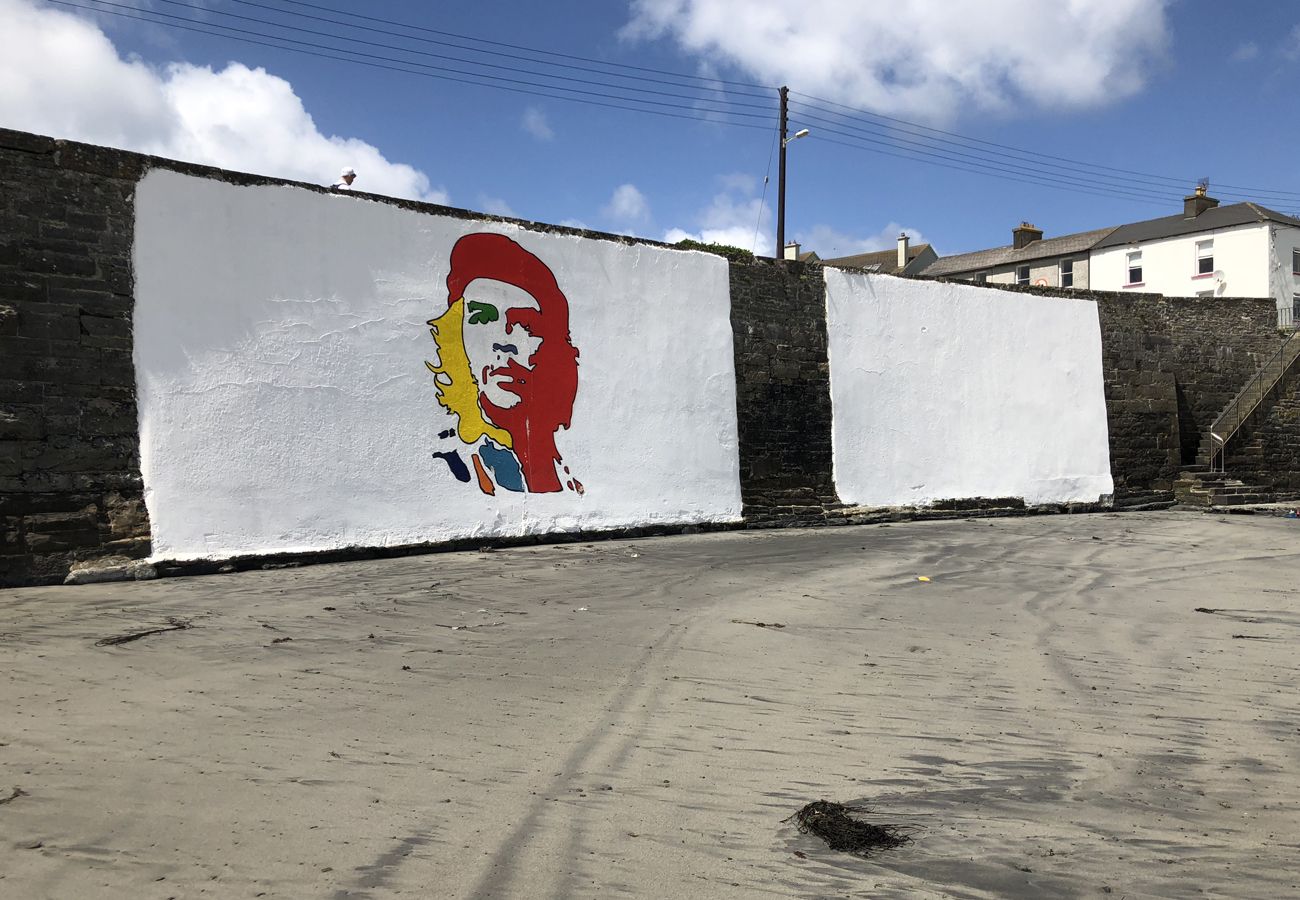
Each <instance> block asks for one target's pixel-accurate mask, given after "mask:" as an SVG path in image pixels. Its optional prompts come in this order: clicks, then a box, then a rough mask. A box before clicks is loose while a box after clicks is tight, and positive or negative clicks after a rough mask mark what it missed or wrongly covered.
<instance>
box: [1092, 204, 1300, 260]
mask: <svg viewBox="0 0 1300 900" xmlns="http://www.w3.org/2000/svg"><path fill="white" fill-rule="evenodd" d="M1261 222H1278V223H1281V224H1283V225H1294V226H1296V227H1300V219H1295V218H1292V217H1291V216H1288V215H1284V214H1283V213H1280V212H1276V211H1274V210H1271V209H1268V208H1267V207H1263V206H1260V205H1259V204H1257V203H1233V204H1231V205H1229V206H1216V207H1214V208H1212V209H1207V210H1206V211H1205V212H1203V213H1201V214H1200V215H1199V216H1196V217H1195V218H1193V219H1187V218H1184V217H1183V216H1181V215H1177V216H1164V217H1163V218H1160V219H1147V220H1146V221H1145V222H1134V223H1132V224H1131V225H1121V226H1119V227H1118V228H1116V229H1115V230H1113V231H1112V232H1111V233H1110V235H1109V236H1108V237H1107V238H1105V239H1104V240H1101V241H1098V242H1097V244H1096V247H1097V249H1098V250H1100V249H1102V248H1105V247H1122V246H1124V245H1125V244H1137V243H1141V242H1142V241H1155V240H1160V239H1161V238H1169V237H1178V236H1179V235H1182V234H1196V233H1197V232H1200V231H1213V230H1215V229H1218V228H1232V227H1233V226H1236V225H1255V224H1259V223H1261Z"/></svg>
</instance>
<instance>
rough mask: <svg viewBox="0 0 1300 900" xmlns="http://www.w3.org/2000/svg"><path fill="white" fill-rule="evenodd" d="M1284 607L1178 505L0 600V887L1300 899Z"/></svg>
mask: <svg viewBox="0 0 1300 900" xmlns="http://www.w3.org/2000/svg"><path fill="white" fill-rule="evenodd" d="M919 576H925V577H927V578H929V579H930V580H929V581H928V582H926V581H921V580H918V578H919ZM1198 610H1199V611H1198ZM169 619H174V620H175V621H176V622H178V623H188V624H189V626H190V627H188V628H184V629H177V630H169V631H164V632H160V633H157V634H152V635H149V636H147V637H143V638H140V639H138V640H134V641H130V642H127V643H121V644H109V645H106V646H97V642H99V641H101V640H102V639H105V638H110V637H113V636H115V635H125V634H130V633H134V632H137V631H142V630H146V629H153V628H165V627H168V626H169ZM759 623H761V624H759ZM778 625H779V626H782V627H774V626H778ZM1297 626H1300V523H1297V522H1296V521H1293V520H1286V519H1280V518H1273V517H1263V516H1258V517H1252V516H1217V515H1203V514H1196V513H1185V512H1183V513H1180V512H1165V513H1133V514H1126V515H1119V514H1099V515H1087V516H1045V517H1036V518H1001V519H970V520H956V521H938V522H916V523H910V524H901V523H900V524H893V525H886V526H862V527H853V528H833V529H817V530H791V531H754V532H732V533H721V534H705V535H694V536H686V537H666V538H652V539H645V540H636V541H627V540H621V541H610V542H592V543H578V544H562V545H552V546H541V547H527V548H518V549H508V550H498V551H495V552H469V553H455V554H452V553H448V554H438V555H429V556H421V557H410V558H406V559H397V560H387V561H373V562H354V563H346V564H338V565H326V566H314V567H304V568H290V569H279V570H270V571H258V572H248V573H242V574H231V575H221V576H209V577H196V578H185V579H164V580H158V581H153V582H140V583H129V584H113V585H92V586H83V587H75V588H32V589H19V590H10V591H4V592H0V659H2V660H3V677H0V702H2V706H3V709H4V710H5V712H6V714H5V716H4V718H3V723H2V724H0V801H4V798H11V799H9V800H7V802H0V897H4V898H14V900H19V898H22V900H27V898H32V900H35V898H131V900H137V898H149V900H152V898H157V900H165V898H169V897H176V898H194V897H214V898H224V897H240V898H244V897H250V898H251V897H274V898H327V900H344V898H348V900H353V898H358V900H359V898H376V900H377V898H387V897H399V896H400V897H420V898H424V897H439V898H486V897H507V898H509V897H527V898H540V897H545V898H567V897H601V898H605V897H615V896H628V897H692V898H693V897H706V898H750V897H764V896H772V897H872V898H938V897H952V898H1002V897H1010V898H1075V897H1079V898H1084V897H1088V898H1091V897H1098V898H1100V897H1106V896H1110V897H1114V898H1115V900H1120V898H1128V900H1139V898H1155V897H1160V898H1187V897H1215V898H1232V900H1240V898H1270V900H1274V898H1284V897H1300V866H1298V865H1297V862H1296V860H1297V858H1298V857H1300V700H1298V699H1297V692H1296V685H1295V681H1296V672H1297V655H1296V641H1295V637H1296V635H1297V634H1298V633H1300V632H1298V631H1297ZM817 799H828V800H835V801H840V802H845V803H849V802H853V803H864V804H866V805H868V806H870V807H871V808H872V809H873V810H875V816H876V817H877V818H878V820H879V821H884V822H896V823H903V824H908V825H912V826H915V832H914V835H913V841H912V843H910V844H909V845H907V846H905V847H903V848H901V849H898V850H893V851H889V852H885V853H881V854H879V855H878V856H876V857H874V858H871V859H860V858H857V857H854V856H850V855H847V854H843V853H837V852H833V851H831V850H829V849H828V848H827V847H826V846H825V845H824V844H822V843H820V842H819V841H818V840H817V839H816V838H815V837H813V836H810V835H803V834H800V833H799V832H798V831H797V830H796V828H795V827H794V825H793V824H791V823H790V822H785V821H783V820H785V819H786V818H787V817H788V816H790V815H791V814H792V813H794V812H795V811H796V810H797V809H799V808H800V807H801V806H803V805H804V804H805V803H808V802H810V801H813V800H817Z"/></svg>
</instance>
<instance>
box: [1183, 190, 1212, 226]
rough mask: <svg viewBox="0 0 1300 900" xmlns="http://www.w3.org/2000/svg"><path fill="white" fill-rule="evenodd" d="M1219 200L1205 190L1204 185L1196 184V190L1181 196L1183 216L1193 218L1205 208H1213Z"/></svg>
mask: <svg viewBox="0 0 1300 900" xmlns="http://www.w3.org/2000/svg"><path fill="white" fill-rule="evenodd" d="M1218 205H1219V201H1218V200H1216V199H1214V198H1213V197H1211V196H1209V195H1208V194H1207V193H1206V192H1205V185H1203V184H1198V185H1197V186H1196V191H1195V192H1194V193H1192V194H1190V195H1189V196H1186V197H1184V198H1183V218H1184V219H1195V218H1196V217H1197V216H1199V215H1200V214H1201V213H1203V212H1205V211H1206V210H1207V209H1214V207H1216V206H1218Z"/></svg>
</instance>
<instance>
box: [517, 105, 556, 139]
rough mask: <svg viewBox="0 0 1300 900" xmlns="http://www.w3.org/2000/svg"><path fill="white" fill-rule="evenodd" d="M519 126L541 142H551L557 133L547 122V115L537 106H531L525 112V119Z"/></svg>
mask: <svg viewBox="0 0 1300 900" xmlns="http://www.w3.org/2000/svg"><path fill="white" fill-rule="evenodd" d="M519 124H520V126H521V127H522V128H523V129H524V131H526V132H528V133H529V134H531V135H532V136H533V137H535V138H537V139H538V140H539V141H549V140H552V139H554V137H555V131H554V130H553V129H552V128H551V123H550V122H548V121H546V113H544V112H542V111H541V110H540V109H538V108H537V107H536V106H530V107H528V108H527V109H526V110H524V118H523V120H522V121H521V122H520V123H519Z"/></svg>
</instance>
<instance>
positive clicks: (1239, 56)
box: [1231, 41, 1259, 62]
mask: <svg viewBox="0 0 1300 900" xmlns="http://www.w3.org/2000/svg"><path fill="white" fill-rule="evenodd" d="M1257 56H1259V44H1256V43H1255V42H1254V41H1245V42H1244V43H1241V44H1238V45H1237V49H1235V50H1233V51H1232V56H1231V59H1232V61H1233V62H1250V60H1252V59H1254V58H1255V57H1257Z"/></svg>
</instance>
